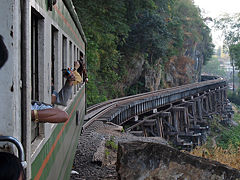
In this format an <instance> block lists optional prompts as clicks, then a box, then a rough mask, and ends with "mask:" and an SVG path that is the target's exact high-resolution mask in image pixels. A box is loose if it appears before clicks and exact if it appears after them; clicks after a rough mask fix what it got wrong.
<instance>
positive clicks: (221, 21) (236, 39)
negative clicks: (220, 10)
mask: <svg viewBox="0 0 240 180" xmlns="http://www.w3.org/2000/svg"><path fill="white" fill-rule="evenodd" d="M215 27H216V28H217V29H220V30H221V31H222V34H223V36H224V49H225V51H226V52H228V53H229V55H230V58H231V63H232V65H235V66H236V67H237V68H238V69H239V68H240V14H239V13H237V14H234V15H231V16H230V15H229V14H224V15H222V16H221V17H220V18H218V19H217V20H215Z"/></svg>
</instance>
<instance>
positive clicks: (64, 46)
mask: <svg viewBox="0 0 240 180" xmlns="http://www.w3.org/2000/svg"><path fill="white" fill-rule="evenodd" d="M66 67H67V38H66V37H65V36H64V35H63V37H62V69H64V68H66ZM64 83H65V79H64V77H63V76H62V85H64Z"/></svg>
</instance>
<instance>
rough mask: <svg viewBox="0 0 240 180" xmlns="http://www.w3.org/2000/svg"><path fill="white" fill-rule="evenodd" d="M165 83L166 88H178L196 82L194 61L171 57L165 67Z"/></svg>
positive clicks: (186, 58)
mask: <svg viewBox="0 0 240 180" xmlns="http://www.w3.org/2000/svg"><path fill="white" fill-rule="evenodd" d="M165 74H166V78H165V81H166V83H167V84H168V87H174V86H180V85H184V84H188V83H193V82H195V81H197V73H196V70H195V69H194V60H192V59H190V58H189V57H185V56H181V57H172V58H171V59H170V60H169V61H168V62H167V63H166V65H165Z"/></svg>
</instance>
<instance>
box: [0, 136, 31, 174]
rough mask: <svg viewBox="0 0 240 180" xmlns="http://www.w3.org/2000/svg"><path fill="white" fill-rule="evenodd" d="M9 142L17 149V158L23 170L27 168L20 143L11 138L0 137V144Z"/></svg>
mask: <svg viewBox="0 0 240 180" xmlns="http://www.w3.org/2000/svg"><path fill="white" fill-rule="evenodd" d="M3 141H5V142H11V143H13V144H14V145H15V146H16V147H17V149H18V156H19V158H20V160H21V163H22V166H23V168H24V169H25V168H26V167H27V162H26V161H25V157H24V149H23V146H22V143H21V142H19V141H18V140H17V139H16V138H14V137H12V136H0V142H3Z"/></svg>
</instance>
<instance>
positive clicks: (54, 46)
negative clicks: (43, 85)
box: [51, 26, 59, 89]
mask: <svg viewBox="0 0 240 180" xmlns="http://www.w3.org/2000/svg"><path fill="white" fill-rule="evenodd" d="M51 31H52V32H51V34H52V39H51V80H52V83H53V87H54V89H58V86H59V83H58V30H57V28H55V27H54V26H52V28H51Z"/></svg>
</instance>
